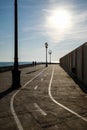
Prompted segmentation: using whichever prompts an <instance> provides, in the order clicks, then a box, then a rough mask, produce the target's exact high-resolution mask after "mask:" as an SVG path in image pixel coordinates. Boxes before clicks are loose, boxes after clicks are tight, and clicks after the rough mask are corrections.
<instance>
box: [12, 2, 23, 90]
mask: <svg viewBox="0 0 87 130" xmlns="http://www.w3.org/2000/svg"><path fill="white" fill-rule="evenodd" d="M20 86H21V85H20V71H19V70H18V6H17V0H14V68H13V70H12V87H13V88H14V89H15V88H18V87H20Z"/></svg>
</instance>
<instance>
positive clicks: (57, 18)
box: [48, 10, 71, 29]
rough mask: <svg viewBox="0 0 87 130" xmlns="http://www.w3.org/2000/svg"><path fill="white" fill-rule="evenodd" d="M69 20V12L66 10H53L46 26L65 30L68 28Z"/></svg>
mask: <svg viewBox="0 0 87 130" xmlns="http://www.w3.org/2000/svg"><path fill="white" fill-rule="evenodd" d="M70 23H71V19H70V15H69V12H67V11H66V10H54V11H52V12H51V13H50V16H49V17H48V24H49V25H50V26H51V27H52V28H56V29H65V28H68V27H69V26H70Z"/></svg>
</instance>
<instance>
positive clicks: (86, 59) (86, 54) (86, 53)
mask: <svg viewBox="0 0 87 130" xmlns="http://www.w3.org/2000/svg"><path fill="white" fill-rule="evenodd" d="M83 64H84V73H83V77H84V84H85V85H87V43H86V44H85V45H84V60H83Z"/></svg>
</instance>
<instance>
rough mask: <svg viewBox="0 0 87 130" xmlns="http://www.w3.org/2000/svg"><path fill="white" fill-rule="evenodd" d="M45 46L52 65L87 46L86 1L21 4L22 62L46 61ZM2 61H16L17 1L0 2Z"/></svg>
mask: <svg viewBox="0 0 87 130" xmlns="http://www.w3.org/2000/svg"><path fill="white" fill-rule="evenodd" d="M46 42H47V43H48V51H49V50H52V55H51V59H52V62H58V61H59V58H61V57H62V56H64V55H65V54H67V53H69V52H70V51H72V50H74V49H75V48H77V47H78V46H80V45H82V44H83V43H85V42H87V0H18V58H19V61H29V62H30V61H37V62H41V61H45V57H46V49H45V43H46ZM0 61H1V62H2V61H10V62H11V61H14V0H0ZM48 61H49V53H48Z"/></svg>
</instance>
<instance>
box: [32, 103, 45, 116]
mask: <svg viewBox="0 0 87 130" xmlns="http://www.w3.org/2000/svg"><path fill="white" fill-rule="evenodd" d="M34 106H35V107H36V108H37V110H38V111H39V112H40V113H41V114H42V115H44V116H46V115H47V113H46V112H44V111H43V110H42V109H41V108H40V107H39V105H38V104H37V103H34Z"/></svg>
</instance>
